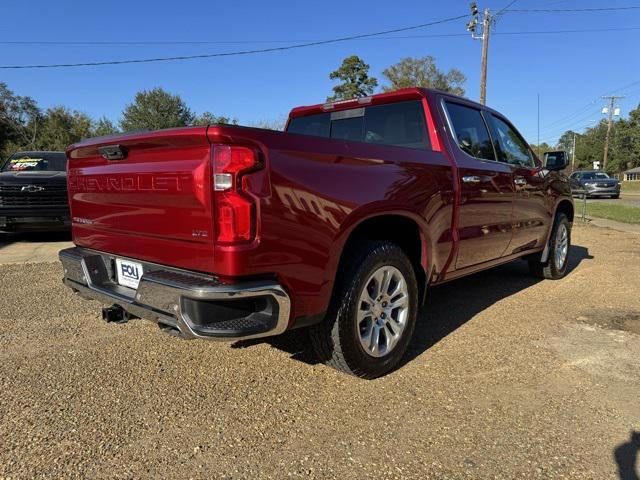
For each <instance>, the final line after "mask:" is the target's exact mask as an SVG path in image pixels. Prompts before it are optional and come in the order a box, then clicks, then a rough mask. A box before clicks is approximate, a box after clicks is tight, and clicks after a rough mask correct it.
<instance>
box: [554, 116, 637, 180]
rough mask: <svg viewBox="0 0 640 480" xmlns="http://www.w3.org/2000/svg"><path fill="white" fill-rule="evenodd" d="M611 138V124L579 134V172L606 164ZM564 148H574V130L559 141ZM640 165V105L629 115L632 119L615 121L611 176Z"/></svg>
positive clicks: (609, 165) (608, 162)
mask: <svg viewBox="0 0 640 480" xmlns="http://www.w3.org/2000/svg"><path fill="white" fill-rule="evenodd" d="M606 135H607V122H606V120H601V121H600V123H598V124H597V125H594V126H593V127H591V128H588V129H587V130H585V131H584V132H583V133H582V134H577V135H576V169H590V168H593V162H602V159H603V157H604V144H605V138H606ZM558 144H559V146H560V147H561V148H563V149H565V150H567V151H571V150H572V149H573V131H571V130H568V131H566V132H565V133H564V134H563V135H562V136H561V137H560V140H559V141H558ZM638 166H640V105H639V106H638V107H637V108H636V109H635V110H631V112H629V117H628V118H621V119H619V120H616V121H614V122H613V125H612V127H611V141H610V142H609V158H608V161H607V172H608V173H621V172H623V171H625V170H629V169H631V168H634V167H638Z"/></svg>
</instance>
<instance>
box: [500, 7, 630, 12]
mask: <svg viewBox="0 0 640 480" xmlns="http://www.w3.org/2000/svg"><path fill="white" fill-rule="evenodd" d="M638 9H640V6H629V7H601V8H520V9H512V10H505V13H507V12H509V13H574V12H612V11H620V10H638Z"/></svg>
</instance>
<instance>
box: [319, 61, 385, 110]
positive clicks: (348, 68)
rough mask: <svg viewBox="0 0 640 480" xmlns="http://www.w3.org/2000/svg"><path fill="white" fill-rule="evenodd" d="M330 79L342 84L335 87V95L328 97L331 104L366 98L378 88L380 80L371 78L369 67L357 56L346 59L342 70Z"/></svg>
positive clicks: (337, 71)
mask: <svg viewBox="0 0 640 480" xmlns="http://www.w3.org/2000/svg"><path fill="white" fill-rule="evenodd" d="M329 78H330V79H331V80H340V81H341V82H342V83H340V84H338V85H336V86H334V87H333V95H332V96H330V97H327V101H329V102H335V101H338V100H350V99H352V98H359V97H366V96H367V95H371V94H372V93H373V90H374V89H375V88H376V87H377V86H378V80H376V78H375V77H370V76H369V65H367V64H366V63H364V61H363V60H362V59H361V58H360V57H358V56H357V55H351V56H350V57H347V58H345V59H344V60H343V61H342V65H340V68H338V69H337V70H335V71H333V72H331V73H330V74H329Z"/></svg>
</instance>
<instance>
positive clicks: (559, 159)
mask: <svg viewBox="0 0 640 480" xmlns="http://www.w3.org/2000/svg"><path fill="white" fill-rule="evenodd" d="M568 160H569V156H568V155H567V152H565V151H564V150H559V151H557V152H544V165H545V168H546V169H547V170H564V169H565V168H567V165H569V161H568Z"/></svg>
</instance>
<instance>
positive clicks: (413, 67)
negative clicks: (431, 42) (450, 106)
mask: <svg viewBox="0 0 640 480" xmlns="http://www.w3.org/2000/svg"><path fill="white" fill-rule="evenodd" d="M382 74H383V75H384V76H385V77H387V79H388V80H389V82H391V84H390V85H388V86H383V87H382V89H383V90H384V91H385V92H389V91H392V90H398V89H400V88H408V87H422V88H435V89H438V90H442V91H444V92H449V93H453V94H455V95H464V88H463V85H464V83H465V82H466V81H467V77H465V75H464V74H463V73H462V72H461V71H460V70H456V69H455V68H452V69H451V70H449V71H448V72H446V73H445V72H443V71H441V70H439V69H438V67H437V66H436V64H435V60H434V58H433V57H432V56H429V55H428V56H426V57H422V58H413V57H406V58H403V59H402V60H400V62H398V63H396V64H395V65H391V66H390V67H389V68H387V69H385V70H384V71H383V72H382Z"/></svg>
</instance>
